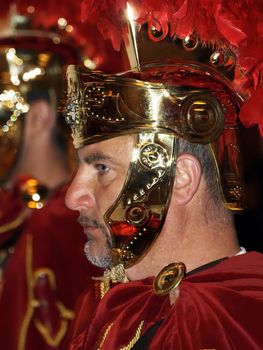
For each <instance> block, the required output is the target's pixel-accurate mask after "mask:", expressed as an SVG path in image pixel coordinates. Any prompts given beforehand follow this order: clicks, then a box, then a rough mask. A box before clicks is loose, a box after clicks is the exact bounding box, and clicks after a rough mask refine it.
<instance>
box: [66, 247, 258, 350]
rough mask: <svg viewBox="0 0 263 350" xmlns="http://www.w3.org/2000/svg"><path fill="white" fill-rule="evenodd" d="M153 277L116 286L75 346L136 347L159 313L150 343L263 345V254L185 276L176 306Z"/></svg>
mask: <svg viewBox="0 0 263 350" xmlns="http://www.w3.org/2000/svg"><path fill="white" fill-rule="evenodd" d="M152 282H153V280H152V279H151V278H148V279H145V280H142V281H135V282H129V283H127V284H121V285H117V286H115V287H114V288H112V289H111V290H110V291H109V292H108V293H107V294H106V295H105V297H104V298H103V299H102V300H101V301H100V303H99V304H98V307H97V309H96V310H95V312H94V313H93V314H92V315H90V317H89V318H88V317H86V324H89V327H88V329H87V330H85V331H83V332H82V333H81V334H79V335H78V336H77V337H76V338H75V339H74V341H73V343H72V346H71V350H80V349H81V350H92V349H97V348H99V349H101V350H103V349H104V350H116V349H122V348H123V349H132V344H134V342H135V340H136V334H137V335H138V334H139V335H142V334H144V333H145V332H146V331H147V330H148V329H149V328H150V327H151V326H152V325H153V324H155V323H156V322H157V321H159V320H160V319H163V320H164V321H163V323H162V325H161V327H160V328H159V329H158V331H157V332H156V334H155V336H154V337H153V340H152V342H151V345H150V349H155V350H156V349H163V350H166V349H167V350H168V349H169V350H172V349H176V350H179V349H181V350H192V349H195V350H196V349H198V350H200V349H216V350H221V349H222V350H226V349H238V350H242V349H244V350H248V349H249V350H252V349H257V350H262V349H263V328H262V319H263V255H262V254H259V253H254V252H253V253H247V254H245V255H240V256H235V257H232V258H230V259H226V260H223V261H221V262H220V263H218V264H217V265H216V266H213V267H209V268H206V269H205V270H203V271H201V272H196V273H194V274H191V275H189V276H186V277H185V278H184V280H183V281H182V282H181V284H180V287H179V297H178V299H177V301H176V303H175V304H174V305H172V306H171V305H170V300H169V296H165V297H160V296H157V295H155V294H154V292H153V288H152ZM82 312H85V311H84V310H83V311H82ZM86 313H87V310H86ZM142 321H143V322H142ZM82 326H83V323H82ZM140 327H142V328H141V332H140ZM136 332H137V333H136ZM99 346H101V347H99Z"/></svg>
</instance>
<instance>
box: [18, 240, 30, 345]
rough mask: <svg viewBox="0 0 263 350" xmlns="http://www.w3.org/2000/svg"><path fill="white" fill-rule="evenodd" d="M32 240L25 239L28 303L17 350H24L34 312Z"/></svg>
mask: <svg viewBox="0 0 263 350" xmlns="http://www.w3.org/2000/svg"><path fill="white" fill-rule="evenodd" d="M32 240H33V237H32V235H30V236H28V237H27V241H26V266H25V267H26V278H27V285H28V303H27V311H26V315H25V317H24V320H23V322H22V326H21V329H20V334H19V338H18V350H25V346H26V334H27V330H28V327H29V324H30V320H31V318H32V315H33V312H34V308H33V306H32V300H33V288H32V282H33V274H32V268H31V267H32Z"/></svg>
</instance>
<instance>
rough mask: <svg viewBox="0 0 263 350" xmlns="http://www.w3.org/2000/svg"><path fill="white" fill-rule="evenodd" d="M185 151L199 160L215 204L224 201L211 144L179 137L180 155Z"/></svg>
mask: <svg viewBox="0 0 263 350" xmlns="http://www.w3.org/2000/svg"><path fill="white" fill-rule="evenodd" d="M183 153H188V154H191V155H193V156H195V157H196V158H197V159H198V160H199V162H200V164H201V168H202V174H203V176H204V180H205V183H206V187H207V191H208V193H209V194H210V197H211V199H212V200H213V201H214V203H215V204H219V203H222V200H221V195H220V192H219V187H218V180H217V178H218V175H217V169H216V164H215V160H214V157H213V154H212V150H211V147H210V145H201V144H197V143H191V142H188V141H186V140H184V139H182V138H179V142H178V155H180V154H183Z"/></svg>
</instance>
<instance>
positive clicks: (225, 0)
mask: <svg viewBox="0 0 263 350" xmlns="http://www.w3.org/2000/svg"><path fill="white" fill-rule="evenodd" d="M129 4H130V5H131V6H132V7H134V8H135V9H136V11H137V13H138V21H139V22H141V23H142V22H148V24H150V25H154V26H155V27H156V28H157V29H162V31H163V33H165V34H167V35H168V30H167V28H168V24H169V26H170V31H169V35H171V36H174V35H175V34H176V35H177V36H179V37H181V38H182V37H185V36H186V35H188V34H189V33H193V32H194V33H196V34H198V35H199V36H200V38H201V39H202V42H203V44H204V45H206V44H211V45H214V46H216V47H217V46H218V47H228V48H230V49H232V50H233V51H234V52H235V54H236V55H237V62H238V65H239V67H240V69H241V71H242V74H243V78H242V80H240V79H237V80H236V81H237V84H238V85H237V86H236V88H237V90H238V91H242V92H243V93H244V94H245V95H246V96H250V98H248V99H247V101H246V103H245V104H244V106H243V108H242V110H241V113H240V119H241V120H242V121H243V123H244V124H245V125H246V126H250V125H254V124H258V125H259V126H260V130H261V132H262V136H263V82H262V75H263V50H262V43H263V1H262V0H232V1H229V0H130V1H129ZM126 7H127V1H126V0H117V1H115V0H108V1H107V0H101V1H100V0H83V1H82V5H81V11H82V19H83V20H84V21H86V22H87V23H93V24H96V25H97V26H98V29H99V30H100V32H101V33H102V35H103V36H104V38H106V39H110V40H111V42H112V44H113V47H114V48H115V49H119V47H120V43H121V38H122V37H123V36H125V33H126V29H125V20H124V17H125V11H126Z"/></svg>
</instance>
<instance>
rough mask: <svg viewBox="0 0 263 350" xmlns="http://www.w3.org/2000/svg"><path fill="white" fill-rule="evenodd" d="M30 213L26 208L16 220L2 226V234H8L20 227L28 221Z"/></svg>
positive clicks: (0, 229)
mask: <svg viewBox="0 0 263 350" xmlns="http://www.w3.org/2000/svg"><path fill="white" fill-rule="evenodd" d="M29 213H30V210H28V208H26V209H24V210H23V211H22V212H21V213H20V214H19V215H18V216H17V217H16V218H15V219H14V220H12V221H10V222H8V223H7V224H5V225H2V226H0V234H1V233H5V232H8V231H10V230H13V229H15V228H17V227H18V226H20V225H21V224H22V222H23V221H24V220H25V219H26V217H27V216H28V215H29Z"/></svg>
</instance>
